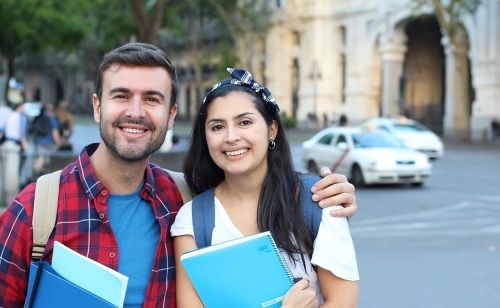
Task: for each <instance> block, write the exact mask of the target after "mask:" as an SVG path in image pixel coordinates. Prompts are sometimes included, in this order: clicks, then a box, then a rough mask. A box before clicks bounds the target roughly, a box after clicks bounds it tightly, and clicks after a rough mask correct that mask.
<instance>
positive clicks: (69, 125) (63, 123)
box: [56, 100, 75, 150]
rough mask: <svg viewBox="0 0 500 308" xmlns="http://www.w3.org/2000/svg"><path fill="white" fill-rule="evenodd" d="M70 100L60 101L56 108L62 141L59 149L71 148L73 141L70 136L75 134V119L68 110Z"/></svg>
mask: <svg viewBox="0 0 500 308" xmlns="http://www.w3.org/2000/svg"><path fill="white" fill-rule="evenodd" d="M68 106H69V102H68V101H66V100H63V101H60V102H59V105H58V106H57V108H56V118H57V122H58V123H59V136H60V138H61V143H60V145H59V150H71V148H72V147H71V143H70V142H69V138H71V135H73V129H74V125H75V123H74V120H73V115H71V112H69V110H68Z"/></svg>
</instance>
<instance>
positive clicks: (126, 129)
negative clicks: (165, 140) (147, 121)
mask: <svg viewBox="0 0 500 308" xmlns="http://www.w3.org/2000/svg"><path fill="white" fill-rule="evenodd" d="M123 130H124V131H126V132H127V133H131V134H142V133H144V130H143V129H136V128H124V129H123Z"/></svg>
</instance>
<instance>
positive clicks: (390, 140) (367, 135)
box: [352, 131, 402, 148]
mask: <svg viewBox="0 0 500 308" xmlns="http://www.w3.org/2000/svg"><path fill="white" fill-rule="evenodd" d="M352 141H353V142H354V147H356V148H401V147H402V145H401V142H400V141H399V140H398V139H397V138H396V137H395V136H393V135H391V134H388V133H385V132H383V131H367V132H361V133H354V134H353V135H352Z"/></svg>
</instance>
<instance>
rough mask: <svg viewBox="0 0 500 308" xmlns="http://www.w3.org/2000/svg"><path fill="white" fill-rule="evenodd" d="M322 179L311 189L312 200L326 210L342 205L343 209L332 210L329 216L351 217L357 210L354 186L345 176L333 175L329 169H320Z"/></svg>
mask: <svg viewBox="0 0 500 308" xmlns="http://www.w3.org/2000/svg"><path fill="white" fill-rule="evenodd" d="M320 174H321V177H322V179H321V180H319V181H318V182H316V184H314V185H313V187H312V188H311V191H312V193H313V200H314V201H316V202H318V204H319V206H320V207H322V208H326V207H329V206H332V205H342V206H343V207H344V208H343V209H339V210H332V211H331V212H330V215H332V216H336V217H346V216H352V215H354V213H355V212H356V210H357V209H358V206H357V204H356V195H355V194H354V190H355V188H354V185H352V184H351V183H349V182H348V181H347V178H346V177H345V175H342V174H333V173H332V172H331V171H330V169H329V168H327V167H323V168H321V172H320Z"/></svg>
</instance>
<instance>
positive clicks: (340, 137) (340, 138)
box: [335, 135, 347, 145]
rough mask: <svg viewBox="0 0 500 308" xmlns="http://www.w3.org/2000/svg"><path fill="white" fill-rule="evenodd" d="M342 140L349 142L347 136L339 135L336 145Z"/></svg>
mask: <svg viewBox="0 0 500 308" xmlns="http://www.w3.org/2000/svg"><path fill="white" fill-rule="evenodd" d="M341 142H345V143H347V139H346V137H345V136H344V135H339V136H338V137H337V141H336V142H335V145H337V144H339V143H341Z"/></svg>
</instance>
